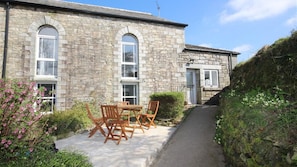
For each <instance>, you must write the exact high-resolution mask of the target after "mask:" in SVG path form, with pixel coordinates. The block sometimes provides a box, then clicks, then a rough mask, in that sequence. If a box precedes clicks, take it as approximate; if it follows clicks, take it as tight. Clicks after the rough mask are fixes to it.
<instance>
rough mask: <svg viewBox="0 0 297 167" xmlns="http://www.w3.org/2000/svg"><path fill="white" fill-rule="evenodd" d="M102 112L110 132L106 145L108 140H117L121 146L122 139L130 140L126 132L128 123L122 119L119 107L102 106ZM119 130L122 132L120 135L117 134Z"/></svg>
mask: <svg viewBox="0 0 297 167" xmlns="http://www.w3.org/2000/svg"><path fill="white" fill-rule="evenodd" d="M101 112H102V116H103V121H104V123H105V125H106V128H107V130H108V134H107V136H106V138H105V141H104V143H106V142H107V140H117V144H120V142H121V139H122V137H124V138H125V139H126V140H128V138H127V135H126V130H125V126H127V121H124V120H122V119H120V114H119V111H118V107H117V105H101ZM118 130H119V131H120V132H119V133H117V132H116V131H118ZM133 132H134V130H133ZM132 135H133V134H132ZM132 135H131V136H132Z"/></svg>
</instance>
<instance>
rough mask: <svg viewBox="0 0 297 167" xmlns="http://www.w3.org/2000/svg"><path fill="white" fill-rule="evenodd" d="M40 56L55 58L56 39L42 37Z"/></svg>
mask: <svg viewBox="0 0 297 167" xmlns="http://www.w3.org/2000/svg"><path fill="white" fill-rule="evenodd" d="M39 58H52V59H54V58H55V40H54V39H46V38H40V40H39Z"/></svg>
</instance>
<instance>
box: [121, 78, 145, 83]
mask: <svg viewBox="0 0 297 167" xmlns="http://www.w3.org/2000/svg"><path fill="white" fill-rule="evenodd" d="M123 82H125V83H126V82H141V81H140V80H139V79H122V80H121V83H123Z"/></svg>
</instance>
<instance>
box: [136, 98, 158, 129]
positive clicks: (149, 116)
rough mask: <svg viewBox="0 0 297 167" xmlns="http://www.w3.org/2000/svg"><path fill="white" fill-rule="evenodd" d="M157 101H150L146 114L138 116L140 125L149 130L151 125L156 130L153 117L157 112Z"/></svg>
mask: <svg viewBox="0 0 297 167" xmlns="http://www.w3.org/2000/svg"><path fill="white" fill-rule="evenodd" d="M159 104H160V102H159V101H150V102H149V104H148V108H147V110H146V113H144V114H140V121H141V125H142V126H145V127H147V128H148V129H150V127H151V125H153V126H154V127H155V128H156V124H155V123H154V120H155V117H156V115H157V113H158V110H159Z"/></svg>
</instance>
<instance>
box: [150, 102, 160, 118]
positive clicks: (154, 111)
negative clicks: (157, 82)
mask: <svg viewBox="0 0 297 167" xmlns="http://www.w3.org/2000/svg"><path fill="white" fill-rule="evenodd" d="M159 105H160V102H159V101H150V102H149V104H148V107H147V111H148V112H152V113H151V114H153V115H155V116H156V115H157V112H158V110H159Z"/></svg>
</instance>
